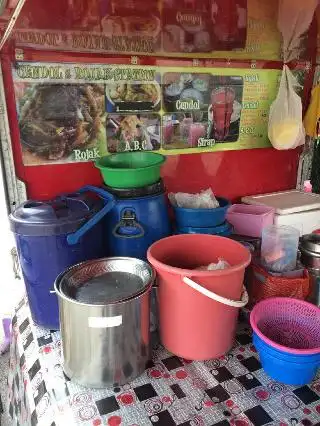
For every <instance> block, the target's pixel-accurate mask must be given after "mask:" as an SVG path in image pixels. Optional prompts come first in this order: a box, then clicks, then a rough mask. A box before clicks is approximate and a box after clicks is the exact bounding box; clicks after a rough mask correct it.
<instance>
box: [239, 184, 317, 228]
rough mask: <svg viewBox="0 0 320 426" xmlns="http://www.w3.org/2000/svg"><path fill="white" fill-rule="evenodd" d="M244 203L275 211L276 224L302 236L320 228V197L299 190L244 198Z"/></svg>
mask: <svg viewBox="0 0 320 426" xmlns="http://www.w3.org/2000/svg"><path fill="white" fill-rule="evenodd" d="M242 202H244V203H246V204H251V205H256V206H257V205H262V206H268V207H272V208H274V209H275V215H274V224H275V225H289V226H293V227H294V228H296V229H299V231H300V235H305V234H311V233H312V232H313V231H315V230H316V229H319V228H320V195H318V194H312V193H306V192H302V191H298V190H295V189H294V190H290V191H282V192H274V193H271V194H261V195H253V196H248V197H243V198H242Z"/></svg>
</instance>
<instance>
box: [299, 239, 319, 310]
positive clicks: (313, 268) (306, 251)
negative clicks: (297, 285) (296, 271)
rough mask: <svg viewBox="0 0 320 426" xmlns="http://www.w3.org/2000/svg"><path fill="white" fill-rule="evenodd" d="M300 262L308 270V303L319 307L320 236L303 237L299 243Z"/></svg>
mask: <svg viewBox="0 0 320 426" xmlns="http://www.w3.org/2000/svg"><path fill="white" fill-rule="evenodd" d="M300 261H301V263H302V264H303V265H304V266H305V267H306V268H307V269H308V271H309V275H310V285H311V291H310V295H309V297H308V301H309V302H311V303H314V304H315V305H317V306H320V235H318V234H308V235H304V236H303V237H302V238H301V241H300Z"/></svg>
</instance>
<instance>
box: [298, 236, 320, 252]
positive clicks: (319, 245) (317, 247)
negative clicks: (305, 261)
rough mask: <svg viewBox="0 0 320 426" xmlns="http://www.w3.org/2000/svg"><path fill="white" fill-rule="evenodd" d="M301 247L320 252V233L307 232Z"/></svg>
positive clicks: (302, 239) (301, 241)
mask: <svg viewBox="0 0 320 426" xmlns="http://www.w3.org/2000/svg"><path fill="white" fill-rule="evenodd" d="M300 249H302V250H303V249H305V250H308V251H311V252H314V253H318V254H320V235H319V234H307V235H304V236H303V237H302V238H301V240H300Z"/></svg>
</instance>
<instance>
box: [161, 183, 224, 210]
mask: <svg viewBox="0 0 320 426" xmlns="http://www.w3.org/2000/svg"><path fill="white" fill-rule="evenodd" d="M169 200H170V202H171V204H172V205H173V206H175V207H183V208H185V209H215V208H217V207H220V205H219V201H218V200H217V199H216V197H215V196H214V193H213V192H212V189H211V188H209V189H205V190H203V191H201V192H200V193H199V194H187V193H184V192H177V193H176V194H173V193H172V192H171V193H170V194H169Z"/></svg>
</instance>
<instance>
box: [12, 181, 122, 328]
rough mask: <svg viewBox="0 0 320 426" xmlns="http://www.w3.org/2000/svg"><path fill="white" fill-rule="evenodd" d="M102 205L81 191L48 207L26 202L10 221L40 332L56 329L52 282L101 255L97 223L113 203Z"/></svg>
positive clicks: (101, 244) (52, 202)
mask: <svg viewBox="0 0 320 426" xmlns="http://www.w3.org/2000/svg"><path fill="white" fill-rule="evenodd" d="M104 197H106V194H104ZM108 200H109V201H108V202H107V203H106V202H105V201H104V202H102V201H101V200H98V199H96V198H92V197H91V196H90V194H89V193H87V192H86V188H83V189H82V190H81V193H75V194H69V195H66V196H61V197H57V198H56V199H54V200H51V201H26V202H25V203H23V204H21V205H20V206H19V207H18V208H17V209H16V210H15V211H14V212H13V213H12V214H11V215H10V225H11V230H12V231H13V232H14V234H15V239H16V244H17V250H18V254H19V260H20V265H21V269H22V273H23V277H24V281H25V286H26V291H27V295H28V300H29V305H30V310H31V314H32V318H33V321H34V322H35V324H37V325H39V326H40V327H44V328H48V329H52V330H56V329H59V310H58V300H57V297H56V295H55V294H54V292H53V284H54V281H55V279H56V277H57V276H58V275H59V274H60V273H61V272H63V271H64V270H65V269H67V268H68V267H69V266H71V265H74V264H76V263H79V262H82V261H85V260H90V259H95V258H99V257H102V256H104V255H105V247H104V236H103V228H102V226H103V221H101V219H102V218H103V217H104V215H105V214H107V213H108V211H109V210H110V209H112V207H113V205H114V200H113V197H111V196H110V197H109V198H108Z"/></svg>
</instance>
